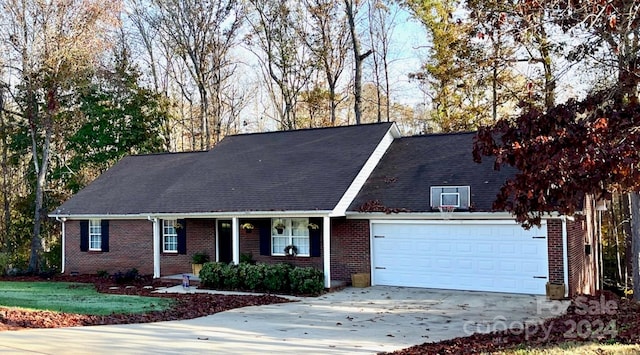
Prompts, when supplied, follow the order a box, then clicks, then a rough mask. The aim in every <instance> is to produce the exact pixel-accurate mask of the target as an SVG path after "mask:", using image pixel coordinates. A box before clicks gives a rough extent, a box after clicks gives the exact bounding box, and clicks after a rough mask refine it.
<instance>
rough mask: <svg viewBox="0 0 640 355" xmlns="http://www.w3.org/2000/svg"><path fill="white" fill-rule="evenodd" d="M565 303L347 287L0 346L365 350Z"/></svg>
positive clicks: (516, 322) (14, 337)
mask: <svg viewBox="0 0 640 355" xmlns="http://www.w3.org/2000/svg"><path fill="white" fill-rule="evenodd" d="M564 309H566V303H565V304H561V303H558V302H556V303H550V302H548V301H546V300H545V297H543V296H531V295H514V294H502V293H485V292H466V291H448V290H432V289H417V288H401V287H383V286H375V287H369V288H346V289H344V290H342V291H339V292H333V293H329V294H326V295H323V296H320V297H317V298H304V299H302V300H301V301H299V302H295V303H287V304H277V305H268V306H258V307H246V308H241V309H234V310H231V311H227V312H222V313H218V314H215V315H211V316H207V317H202V318H197V319H192V320H186V321H172V322H160V323H150V324H132V325H110V326H93V327H76V328H60V329H33V330H23V331H17V332H12V331H6V332H0V353H12V354H15V353H40V354H61V353H64V354H80V353H82V354H88V353H91V354H100V353H104V354H107V353H126V354H146V353H159V354H176V353H181V354H186V353H189V354H195V353H218V354H265V353H278V354H301V353H304V354H331V353H335V354H373V353H377V352H380V351H393V350H398V349H403V348H406V347H409V346H412V345H416V344H422V343H424V342H433V341H439V340H443V339H450V338H455V337H459V336H465V335H468V334H471V333H473V332H487V331H492V330H502V329H505V327H516V328H518V327H520V328H522V324H524V323H525V322H526V323H529V322H537V321H539V320H540V319H542V318H543V317H548V316H553V315H555V314H559V313H561V312H563V311H564ZM541 331H542V330H541ZM541 334H542V333H541Z"/></svg>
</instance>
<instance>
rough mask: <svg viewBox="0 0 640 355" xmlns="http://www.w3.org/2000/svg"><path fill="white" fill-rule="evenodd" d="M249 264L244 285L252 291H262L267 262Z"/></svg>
mask: <svg viewBox="0 0 640 355" xmlns="http://www.w3.org/2000/svg"><path fill="white" fill-rule="evenodd" d="M248 265H250V267H247V269H246V274H245V279H244V285H245V287H246V288H247V289H248V290H252V291H264V290H265V286H264V275H265V273H266V269H267V268H268V267H269V265H267V264H262V263H257V264H255V265H251V264H248Z"/></svg>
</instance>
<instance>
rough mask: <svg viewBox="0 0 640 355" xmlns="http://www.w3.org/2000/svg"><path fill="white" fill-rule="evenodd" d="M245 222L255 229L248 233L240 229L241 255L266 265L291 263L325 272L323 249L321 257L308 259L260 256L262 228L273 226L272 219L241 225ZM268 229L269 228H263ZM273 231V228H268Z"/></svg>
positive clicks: (304, 257) (241, 221)
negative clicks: (248, 255)
mask: <svg viewBox="0 0 640 355" xmlns="http://www.w3.org/2000/svg"><path fill="white" fill-rule="evenodd" d="M245 222H250V223H251V224H253V225H254V226H255V228H254V229H253V230H252V231H251V232H248V231H246V230H244V229H242V228H241V229H240V253H244V254H249V253H250V254H251V256H252V257H253V260H255V261H257V262H261V263H265V264H277V263H289V264H291V265H294V266H300V267H308V266H310V267H314V268H316V269H319V270H323V265H324V264H323V262H322V253H323V250H322V247H321V248H320V250H321V251H320V252H321V253H320V255H321V256H320V257H306V256H295V257H294V256H271V255H260V226H261V225H263V226H264V225H265V224H266V225H269V226H270V225H271V224H270V223H271V219H270V218H269V219H264V220H259V219H253V220H240V223H239V224H240V225H242V224H243V223H245ZM263 228H267V227H263ZM268 228H269V229H271V227H268ZM320 245H322V237H320Z"/></svg>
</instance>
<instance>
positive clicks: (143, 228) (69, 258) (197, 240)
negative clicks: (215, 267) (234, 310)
mask: <svg viewBox="0 0 640 355" xmlns="http://www.w3.org/2000/svg"><path fill="white" fill-rule="evenodd" d="M65 227H66V255H65V262H66V265H65V273H72V272H77V273H80V274H95V273H97V272H98V271H100V270H105V271H107V272H109V273H110V274H112V273H115V272H118V271H126V270H129V269H133V268H135V269H138V272H139V273H140V274H142V275H150V274H153V223H152V222H150V221H147V220H109V252H92V251H89V252H81V251H80V221H67V222H66V224H65ZM196 252H206V253H207V254H209V256H210V257H211V258H212V259H214V258H215V222H214V220H212V219H189V220H187V253H186V254H182V255H178V254H168V253H161V254H160V273H161V275H171V274H179V273H185V272H191V256H192V255H193V254H194V253H196Z"/></svg>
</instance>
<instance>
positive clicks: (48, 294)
mask: <svg viewBox="0 0 640 355" xmlns="http://www.w3.org/2000/svg"><path fill="white" fill-rule="evenodd" d="M173 303H174V300H172V299H169V298H159V297H143V296H123V295H113V294H105V293H98V292H97V291H96V289H95V287H94V286H93V285H91V284H82V283H71V282H4V281H3V282H0V306H3V307H19V308H27V309H34V310H49V311H54V312H64V313H75V314H92V315H108V314H112V313H117V314H133V313H148V312H150V311H162V310H165V309H168V308H169V307H171V306H172V304H173Z"/></svg>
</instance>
